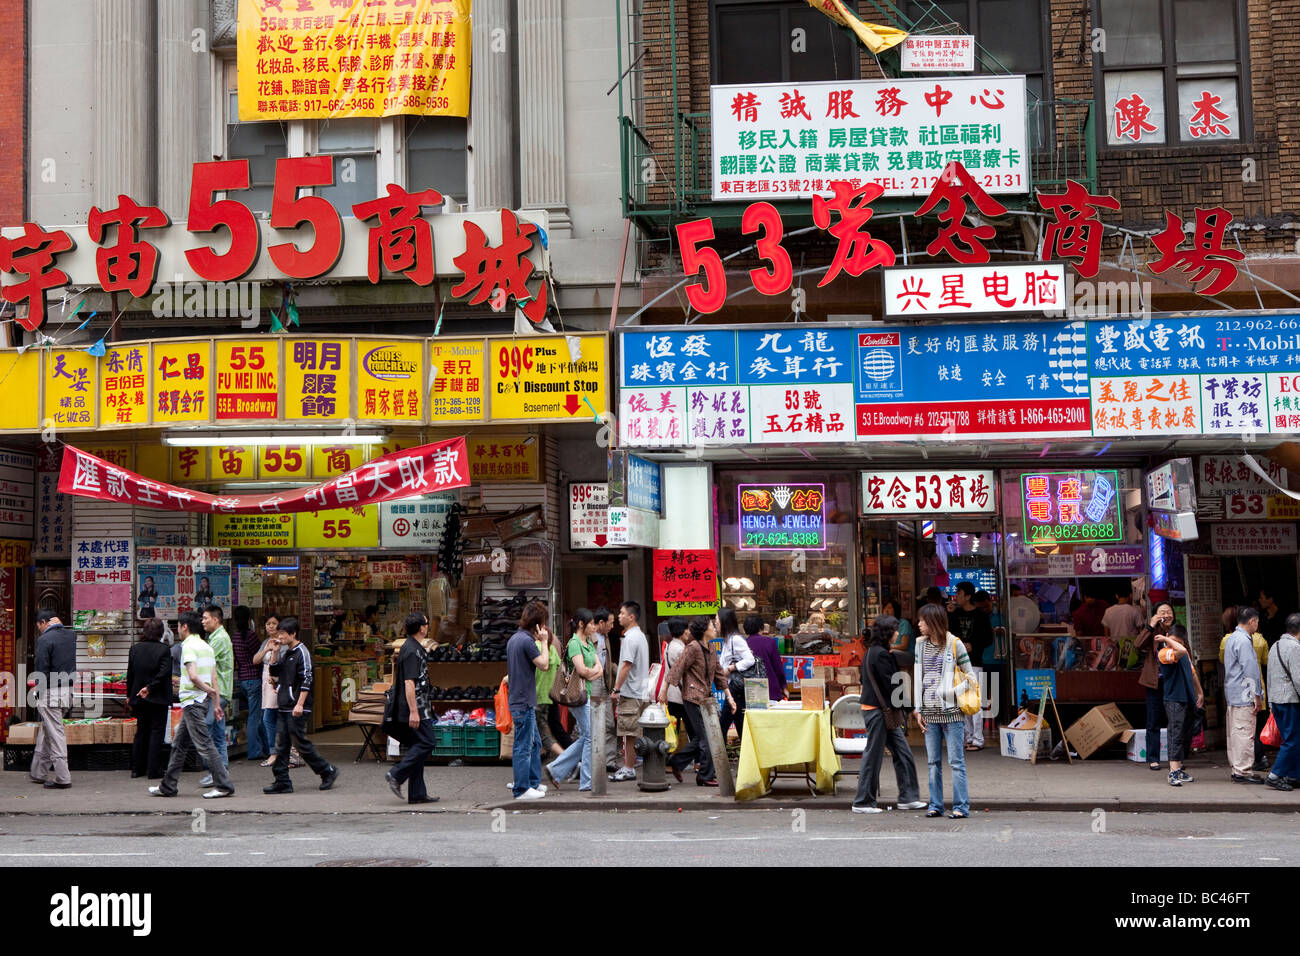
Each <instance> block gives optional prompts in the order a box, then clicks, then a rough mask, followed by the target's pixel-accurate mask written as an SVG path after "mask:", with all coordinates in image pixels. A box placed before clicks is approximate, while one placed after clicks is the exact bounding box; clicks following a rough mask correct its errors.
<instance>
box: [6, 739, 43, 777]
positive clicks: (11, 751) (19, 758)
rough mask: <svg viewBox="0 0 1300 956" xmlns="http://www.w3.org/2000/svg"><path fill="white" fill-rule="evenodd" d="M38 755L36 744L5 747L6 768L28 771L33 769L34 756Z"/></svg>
mask: <svg viewBox="0 0 1300 956" xmlns="http://www.w3.org/2000/svg"><path fill="white" fill-rule="evenodd" d="M35 756H36V748H35V747H34V746H23V745H21V744H19V745H14V746H6V747H5V763H4V767H5V769H6V770H21V771H23V772H27V771H29V770H31V769H32V758H33V757H35Z"/></svg>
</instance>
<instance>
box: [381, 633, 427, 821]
mask: <svg viewBox="0 0 1300 956" xmlns="http://www.w3.org/2000/svg"><path fill="white" fill-rule="evenodd" d="M403 626H404V628H405V630H406V640H405V641H404V642H403V643H402V649H401V650H400V651H398V652H397V660H396V661H395V662H394V664H393V672H394V677H395V678H396V681H395V683H394V687H393V693H394V694H395V695H396V696H397V714H396V717H397V722H398V723H399V724H402V723H404V724H406V725H407V726H408V727H410V728H411V733H412V735H413V739H412V740H411V741H410V743H409V744H408V745H407V748H406V753H404V754H403V755H402V759H401V760H400V761H399V762H398V764H397V766H396V767H394V768H393V769H392V770H390V771H388V773H386V774H384V779H385V780H386V781H388V786H389V789H391V790H392V791H393V793H394V794H396V795H397V796H398V797H401V795H402V784H404V783H405V784H408V785H407V788H406V802H407V803H437V802H438V798H437V797H431V796H429V791H428V789H427V788H426V787H425V784H424V762H425V761H426V760H428V759H429V756H430V755H431V754H432V753H433V748H434V747H435V746H437V743H438V740H437V736H436V734H435V731H434V724H433V708H432V707H431V706H430V703H429V652H428V650H427V649H426V646H425V645H426V642H427V641H428V639H429V618H428V617H427V616H426V615H425V614H423V613H422V612H420V611H412V612H411V613H410V614H408V615H406V621H405V622H404V625H403Z"/></svg>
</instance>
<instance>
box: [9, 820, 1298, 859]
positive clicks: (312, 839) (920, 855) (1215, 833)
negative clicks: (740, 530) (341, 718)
mask: <svg viewBox="0 0 1300 956" xmlns="http://www.w3.org/2000/svg"><path fill="white" fill-rule="evenodd" d="M195 810H196V814H195V815H194V816H193V817H184V816H177V815H167V816H159V815H153V814H138V815H131V816H123V815H112V816H108V815H106V816H102V817H96V816H87V815H82V816H73V817H42V816H28V817H19V816H9V817H5V816H0V866H15V867H42V866H72V867H159V866H195V865H204V866H229V867H259V866H295V867H313V866H357V865H362V864H367V865H377V864H379V863H381V862H383V863H385V864H386V865H397V861H401V862H402V863H404V864H405V865H420V866H435V867H440V866H462V865H499V866H547V867H555V866H566V865H569V866H618V865H641V864H657V865H668V866H717V865H719V864H727V865H746V866H773V865H780V866H839V865H845V866H848V865H853V866H861V865H881V866H909V865H923V866H935V865H943V866H954V865H956V866H972V867H974V866H985V867H987V866H1021V867H1024V866H1109V867H1115V866H1162V867H1165V866H1167V867H1215V868H1230V867H1238V866H1242V867H1285V866H1296V865H1297V864H1300V841H1297V840H1296V838H1295V832H1296V824H1297V817H1296V815H1294V814H1280V813H1272V814H1250V815H1245V814H1240V813H1231V814H1215V813H1159V814H1156V813H1120V812H1116V811H1101V810H1097V811H1094V812H1093V813H1076V812H1044V813H1035V812H996V811H995V812H985V813H977V814H976V815H975V816H974V817H973V818H972V819H970V820H968V821H961V822H958V821H952V820H947V819H942V818H941V819H938V820H927V819H925V818H924V817H923V816H921V815H920V814H919V813H916V812H912V813H902V812H898V811H890V812H887V813H883V814H879V815H875V816H869V817H868V816H863V815H853V814H850V813H847V812H844V811H838V810H837V811H828V810H806V811H804V810H775V809H774V810H771V811H754V810H748V811H719V812H717V813H707V812H704V811H694V812H686V813H671V812H660V811H633V812H608V811H604V812H584V813H580V812H555V813H547V812H542V813H512V812H510V811H508V810H501V811H495V812H491V811H479V812H473V813H465V812H448V813H429V812H422V813H419V814H409V815H408V814H387V815H384V816H382V817H376V816H374V815H372V814H355V815H353V814H339V815H337V816H324V815H313V816H311V817H305V818H300V817H294V816H288V815H274V816H271V815H267V816H263V815H259V814H230V815H223V814H220V813H212V812H207V811H206V810H205V809H204V808H202V807H196V808H195Z"/></svg>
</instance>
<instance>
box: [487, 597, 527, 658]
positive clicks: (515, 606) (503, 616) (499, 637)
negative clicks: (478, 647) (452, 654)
mask: <svg viewBox="0 0 1300 956" xmlns="http://www.w3.org/2000/svg"><path fill="white" fill-rule="evenodd" d="M527 603H528V601H527V599H526V598H525V597H524V592H523V591H520V592H519V593H518V594H516V595H515V596H514V597H512V598H509V599H507V600H503V601H494V600H492V599H490V598H484V599H483V600H482V601H480V602H479V607H478V616H479V619H478V620H477V621H475V622H474V630H475V631H477V632H478V633H479V635H480V641H481V643H482V645H483V647H484V649H486V650H496V651H499V652H500V654H501V656H500V657H499V658H489V659H490V660H493V659H495V660H505V659H506V658H505V649H506V644H507V642H509V640H510V635H511V634H513V633H514V632H515V631H517V630H519V618H520V616H521V615H522V614H523V613H524V605H525V604H527Z"/></svg>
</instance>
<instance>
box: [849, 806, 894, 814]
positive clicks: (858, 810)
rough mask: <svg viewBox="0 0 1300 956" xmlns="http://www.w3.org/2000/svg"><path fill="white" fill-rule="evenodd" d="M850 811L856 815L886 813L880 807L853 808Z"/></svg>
mask: <svg viewBox="0 0 1300 956" xmlns="http://www.w3.org/2000/svg"><path fill="white" fill-rule="evenodd" d="M849 809H851V810H852V811H853V812H854V813H884V812H885V811H884V810H882V809H880V807H859V806H853V807H850V808H849Z"/></svg>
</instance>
